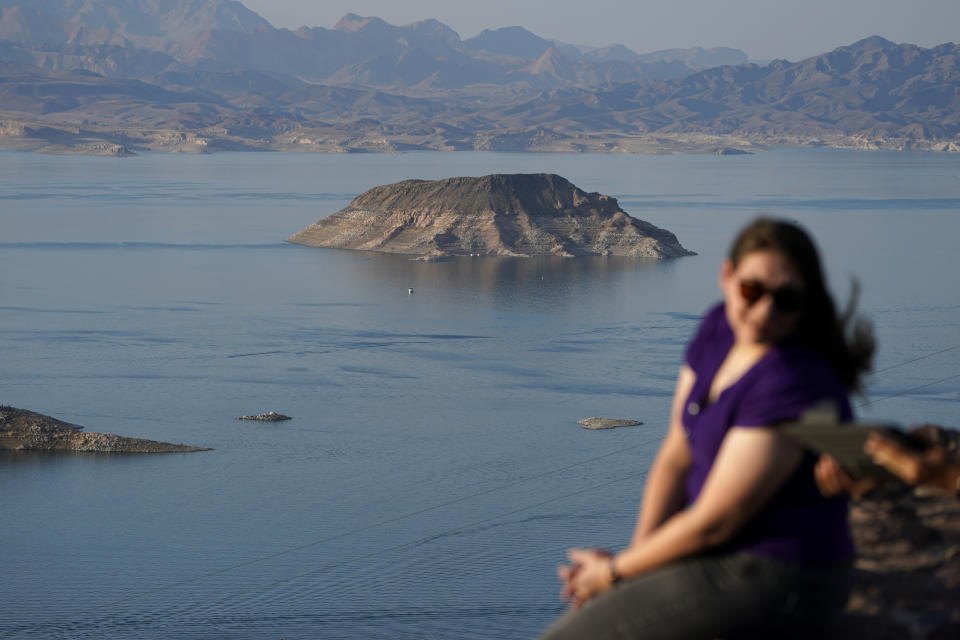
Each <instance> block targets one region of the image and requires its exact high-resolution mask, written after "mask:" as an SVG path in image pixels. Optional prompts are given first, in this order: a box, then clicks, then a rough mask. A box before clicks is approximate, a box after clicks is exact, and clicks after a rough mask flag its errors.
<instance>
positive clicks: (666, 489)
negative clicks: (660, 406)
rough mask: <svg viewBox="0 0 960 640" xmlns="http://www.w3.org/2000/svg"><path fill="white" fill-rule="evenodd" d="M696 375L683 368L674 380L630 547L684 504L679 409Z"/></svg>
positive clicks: (685, 456) (686, 450)
mask: <svg viewBox="0 0 960 640" xmlns="http://www.w3.org/2000/svg"><path fill="white" fill-rule="evenodd" d="M695 380H696V374H694V372H693V370H692V369H690V367H688V366H686V365H684V366H683V368H682V369H680V375H679V376H678V377H677V384H676V387H675V389H674V392H673V404H672V405H671V408H670V426H669V428H668V429H667V437H666V438H664V440H663V444H661V445H660V451H659V452H658V453H657V457H656V459H655V460H654V462H653V465H652V466H651V467H650V473H649V474H648V475H647V484H646V487H645V488H644V491H643V501H642V504H641V508H640V513H639V515H638V516H637V525H636V527H635V528H634V531H633V537H632V538H631V541H630V544H631V545H635V544H638V543H639V542H640V540H641V539H643V538H644V537H645V536H647V535H649V534H650V532H651V531H653V530H654V529H656V528H657V527H659V526H660V525H661V524H663V523H664V522H665V521H666V520H667V519H668V518H670V516H672V515H674V514H675V513H677V512H678V511H680V510H681V509H682V508H683V506H684V503H685V502H686V496H685V492H684V488H683V479H684V477H685V476H686V473H687V470H688V469H689V468H690V447H689V445H688V443H687V435H686V433H684V430H683V407H684V403H685V402H686V401H687V396H689V395H690V390H691V389H692V388H693V383H694V381H695Z"/></svg>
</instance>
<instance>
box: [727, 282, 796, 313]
mask: <svg viewBox="0 0 960 640" xmlns="http://www.w3.org/2000/svg"><path fill="white" fill-rule="evenodd" d="M767 294H770V297H772V298H773V306H774V308H775V309H776V310H777V311H782V312H783V313H794V312H796V311H799V310H800V309H801V307H803V301H804V298H803V292H802V291H800V290H799V289H797V288H796V287H791V286H789V285H787V286H783V287H779V288H777V289H768V288H767V287H766V285H764V284H763V283H762V282H759V281H757V280H741V281H740V295H741V296H743V299H744V301H745V302H746V303H747V306H748V307H750V306H753V304H754V303H755V302H756V301H757V300H759V299H760V298H762V297H763V296H765V295H767Z"/></svg>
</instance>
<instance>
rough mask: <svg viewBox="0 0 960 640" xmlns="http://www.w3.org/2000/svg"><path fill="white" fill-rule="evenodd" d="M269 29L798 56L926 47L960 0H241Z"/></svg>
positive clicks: (946, 36) (949, 32)
mask: <svg viewBox="0 0 960 640" xmlns="http://www.w3.org/2000/svg"><path fill="white" fill-rule="evenodd" d="M241 1H242V2H243V4H245V5H246V6H247V7H248V8H250V9H252V10H254V11H256V12H257V13H259V14H260V15H261V16H263V17H264V18H266V19H267V20H268V21H270V23H271V24H273V26H275V27H288V28H291V29H292V28H296V27H300V26H303V25H306V26H310V27H327V28H331V27H333V25H334V24H336V22H337V20H339V19H340V18H341V17H342V16H343V15H344V14H346V13H356V14H358V15H361V16H378V17H380V18H383V19H384V20H386V21H387V22H390V23H391V24H396V25H402V24H407V23H410V22H414V21H417V20H423V19H426V18H436V19H437V20H439V21H440V22H443V23H444V24H446V25H447V26H449V27H450V28H452V29H453V30H454V31H456V32H457V33H459V34H460V36H461V37H462V38H464V39H466V38H470V37H473V36H475V35H476V34H478V33H479V32H480V31H482V30H484V29H496V28H498V27H506V26H512V25H520V26H522V27H525V28H527V29H529V30H530V31H532V32H533V33H535V34H537V35H539V36H541V37H544V38H547V39H557V40H562V41H564V42H568V43H571V44H585V45H595V46H602V45H606V44H613V43H621V44H625V45H626V46H628V47H630V48H631V49H633V50H634V51H637V52H639V53H644V52H649V51H655V50H658V49H669V48H673V47H694V46H703V47H716V46H727V47H734V48H737V49H742V50H743V51H745V52H747V54H748V55H749V56H750V57H751V58H753V59H757V60H766V59H772V58H786V59H788V60H800V59H802V58H806V57H809V56H812V55H816V54H818V53H824V52H826V51H830V50H832V49H835V48H836V47H839V46H843V45H845V44H850V43H852V42H854V41H856V40H859V39H861V38H864V37H866V36H870V35H881V36H883V37H885V38H887V39H889V40H893V41H894V42H910V43H913V44H918V45H921V46H924V47H929V46H932V45H936V44H941V43H944V42H956V41H958V40H960V0H790V1H789V2H786V1H784V0H586V1H583V0H577V1H572V0H241Z"/></svg>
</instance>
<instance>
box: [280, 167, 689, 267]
mask: <svg viewBox="0 0 960 640" xmlns="http://www.w3.org/2000/svg"><path fill="white" fill-rule="evenodd" d="M287 241H288V242H294V243H298V244H303V245H307V246H312V247H330V248H338V249H358V250H363V251H382V252H386V253H401V254H409V255H411V256H417V257H423V258H444V257H452V256H471V255H473V256H476V255H480V256H543V255H556V256H564V257H573V256H585V255H600V256H630V257H638V258H656V259H662V258H674V257H679V256H686V255H694V254H693V252H691V251H688V250H687V249H685V248H683V247H682V246H681V245H680V243H679V241H678V240H677V238H676V236H675V235H673V234H672V233H671V232H669V231H667V230H666V229H661V228H659V227H656V226H654V225H652V224H650V223H648V222H644V221H643V220H638V219H636V218H633V217H631V216H630V215H628V214H627V213H626V212H625V211H623V210H622V209H621V208H620V206H619V204H618V203H617V200H616V198H611V197H609V196H605V195H601V194H599V193H587V192H585V191H583V190H581V189H578V188H577V187H576V186H574V185H573V184H572V183H570V181H568V180H566V179H565V178H562V177H560V176H558V175H554V174H542V173H541V174H494V175H489V176H483V177H481V178H466V177H461V178H447V179H444V180H405V181H403V182H398V183H395V184H390V185H384V186H380V187H374V188H373V189H370V190H369V191H366V192H365V193H363V194H361V195H359V196H357V197H356V198H354V199H353V201H352V202H351V203H350V204H349V205H348V206H347V207H345V208H344V209H341V210H340V211H338V212H336V213H334V214H332V215H330V216H329V217H327V218H324V219H322V220H320V221H318V222H316V223H314V224H312V225H310V226H309V227H307V228H306V229H304V230H302V231H300V232H299V233H296V234H294V235H293V236H291V237H290V238H288V239H287Z"/></svg>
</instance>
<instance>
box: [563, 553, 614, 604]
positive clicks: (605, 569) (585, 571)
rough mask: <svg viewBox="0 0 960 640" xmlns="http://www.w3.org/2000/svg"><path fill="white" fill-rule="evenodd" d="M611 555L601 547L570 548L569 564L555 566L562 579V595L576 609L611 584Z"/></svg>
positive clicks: (568, 554) (608, 587)
mask: <svg viewBox="0 0 960 640" xmlns="http://www.w3.org/2000/svg"><path fill="white" fill-rule="evenodd" d="M612 557H613V556H612V555H611V554H610V552H609V551H604V550H602V549H570V551H568V552H567V558H568V559H569V560H570V564H569V565H561V566H559V567H557V575H558V576H559V577H560V580H562V581H563V591H562V592H561V595H562V597H563V598H564V599H565V600H569V601H570V604H571V606H573V607H574V608H575V609H576V608H579V607H580V606H581V605H583V603H585V602H586V601H587V600H589V599H590V598H592V597H594V596H595V595H597V594H600V593H603V592H604V591H607V590H608V589H610V587H612V586H613V572H612V571H611V567H610V561H611V559H612Z"/></svg>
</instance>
